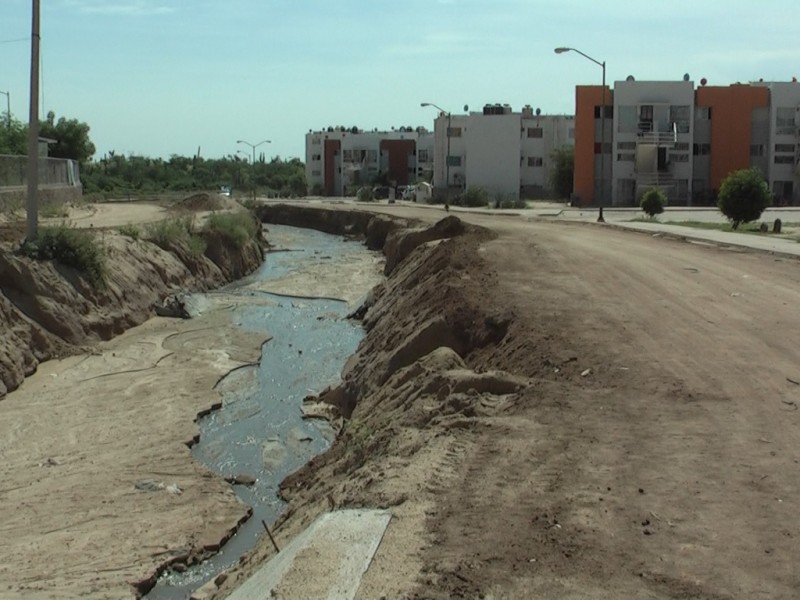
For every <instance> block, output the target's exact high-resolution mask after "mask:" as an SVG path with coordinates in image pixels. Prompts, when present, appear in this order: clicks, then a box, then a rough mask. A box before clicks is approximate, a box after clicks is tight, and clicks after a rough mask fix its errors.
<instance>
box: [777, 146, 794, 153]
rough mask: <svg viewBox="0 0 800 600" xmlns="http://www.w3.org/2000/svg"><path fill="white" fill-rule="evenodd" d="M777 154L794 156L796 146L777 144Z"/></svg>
mask: <svg viewBox="0 0 800 600" xmlns="http://www.w3.org/2000/svg"><path fill="white" fill-rule="evenodd" d="M775 152H788V153H790V154H794V144H775Z"/></svg>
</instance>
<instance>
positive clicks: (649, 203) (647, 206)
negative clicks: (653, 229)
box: [639, 188, 667, 219]
mask: <svg viewBox="0 0 800 600" xmlns="http://www.w3.org/2000/svg"><path fill="white" fill-rule="evenodd" d="M666 201H667V196H666V195H665V194H664V192H662V191H661V190H660V189H658V188H651V189H649V190H647V191H646V192H645V193H644V195H643V196H642V201H641V203H640V204H639V206H641V207H642V210H643V211H644V212H645V214H646V215H647V216H648V217H650V218H651V219H652V218H653V217H655V216H656V215H660V214H661V213H663V212H664V204H665V203H666Z"/></svg>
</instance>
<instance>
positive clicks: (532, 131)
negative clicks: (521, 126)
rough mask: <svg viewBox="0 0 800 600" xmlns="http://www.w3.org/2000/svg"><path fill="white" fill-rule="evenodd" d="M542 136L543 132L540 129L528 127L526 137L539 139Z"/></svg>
mask: <svg viewBox="0 0 800 600" xmlns="http://www.w3.org/2000/svg"><path fill="white" fill-rule="evenodd" d="M543 135H544V131H543V130H542V128H541V127H528V137H529V138H541V137H543Z"/></svg>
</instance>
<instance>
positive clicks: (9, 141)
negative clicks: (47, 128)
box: [0, 116, 28, 154]
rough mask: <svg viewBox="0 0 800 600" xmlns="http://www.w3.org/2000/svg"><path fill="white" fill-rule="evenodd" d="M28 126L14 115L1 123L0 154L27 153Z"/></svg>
mask: <svg viewBox="0 0 800 600" xmlns="http://www.w3.org/2000/svg"><path fill="white" fill-rule="evenodd" d="M27 138H28V127H27V126H26V125H24V124H23V123H21V122H20V121H18V120H17V119H15V118H14V117H13V116H12V117H11V119H10V120H9V119H8V117H5V118H3V122H2V123H0V154H27V153H28V146H27V144H28V141H27Z"/></svg>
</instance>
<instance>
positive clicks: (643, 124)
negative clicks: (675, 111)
mask: <svg viewBox="0 0 800 600" xmlns="http://www.w3.org/2000/svg"><path fill="white" fill-rule="evenodd" d="M636 137H637V140H636V141H637V142H638V143H640V144H653V145H655V146H669V145H672V144H674V143H675V142H676V141H678V127H677V125H676V124H675V123H669V124H668V125H667V126H666V127H664V126H663V124H662V126H661V127H657V128H656V127H653V122H652V121H639V125H638V133H637V135H636Z"/></svg>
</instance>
